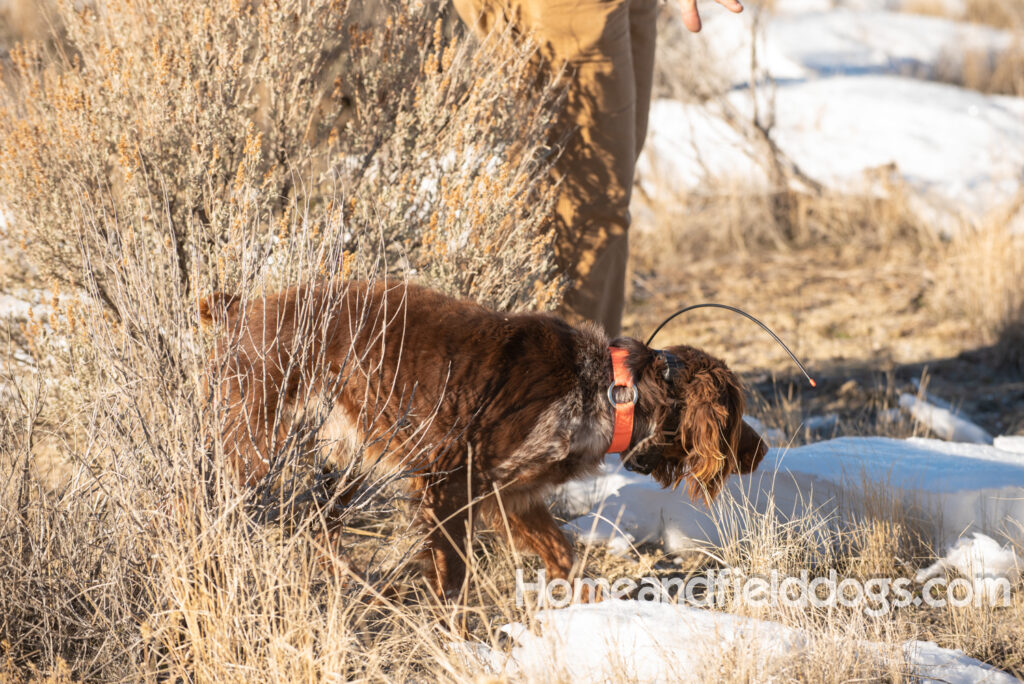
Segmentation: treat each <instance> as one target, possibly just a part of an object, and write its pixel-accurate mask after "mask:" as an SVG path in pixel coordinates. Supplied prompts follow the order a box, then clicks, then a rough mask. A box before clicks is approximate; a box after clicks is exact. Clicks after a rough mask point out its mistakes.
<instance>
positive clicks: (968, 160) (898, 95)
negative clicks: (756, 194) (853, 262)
mask: <svg viewBox="0 0 1024 684" xmlns="http://www.w3.org/2000/svg"><path fill="white" fill-rule="evenodd" d="M728 97H729V100H730V102H731V103H732V105H734V106H735V107H736V108H737V109H738V110H739V111H741V112H744V113H745V114H747V115H749V112H750V108H751V103H750V97H749V94H747V93H746V92H743V91H737V92H733V93H731V94H730V95H729V96H728ZM1022 120H1024V98H1010V97H1000V96H993V95H982V94H980V93H976V92H971V91H966V90H963V89H961V88H955V87H953V86H948V85H943V84H939V83H929V82H923V81H915V80H912V79H907V78H900V77H895V76H884V75H882V76H861V77H856V78H829V79H824V80H820V81H809V82H801V83H794V84H791V85H785V86H781V87H779V89H778V92H777V93H776V125H775V129H774V131H773V137H774V139H775V141H776V142H777V143H778V145H779V147H780V148H781V149H782V151H783V152H784V153H785V154H787V155H788V156H789V157H790V158H791V159H792V160H793V161H794V162H795V163H796V164H798V165H799V166H800V167H801V168H802V169H803V170H804V171H805V172H806V173H807V174H809V175H810V176H811V177H812V178H814V179H815V180H817V181H819V182H821V183H823V184H825V185H826V187H829V188H831V189H833V190H836V191H842V192H854V193H869V194H880V193H884V192H886V187H885V185H884V184H881V185H880V184H879V183H878V182H877V180H876V179H873V177H877V175H878V173H879V169H882V170H884V176H885V177H889V176H892V175H894V176H895V177H896V178H898V179H900V180H902V182H904V183H905V184H906V185H907V187H908V188H909V189H910V190H911V191H912V192H911V201H912V203H913V205H914V206H913V208H914V210H915V211H917V213H919V214H920V215H921V216H922V217H925V218H930V219H931V220H933V221H934V222H935V223H936V228H937V229H940V230H944V231H946V232H953V231H955V230H956V228H957V227H958V225H959V222H960V221H961V220H964V219H967V220H978V219H980V218H982V217H983V216H985V215H986V213H987V212H989V211H991V210H992V209H993V208H996V207H1002V206H1005V205H1006V204H1008V203H1009V201H1010V200H1011V199H1012V198H1013V197H1014V196H1015V193H1016V192H1017V191H1018V189H1019V187H1020V183H1021V180H1022V176H1024V175H1022V169H1024V126H1021V123H1020V122H1021V121H1022ZM756 158H757V155H756V154H755V153H754V152H753V151H752V150H750V149H749V145H748V143H747V142H746V141H745V140H744V139H743V137H742V136H741V135H740V134H739V133H737V132H736V131H735V130H734V129H733V128H732V127H730V126H729V125H728V124H727V123H725V120H724V119H723V118H722V116H721V115H720V114H717V113H716V112H715V111H714V109H713V106H712V105H708V106H705V105H697V104H683V103H681V102H676V101H673V100H658V101H656V102H654V103H653V105H652V108H651V116H650V134H649V136H648V140H647V144H646V145H645V148H644V153H643V155H642V156H641V158H640V161H639V162H638V169H637V175H638V179H639V182H640V183H641V184H642V186H643V187H644V189H645V191H646V192H647V193H648V194H650V195H654V196H657V195H658V194H659V193H670V195H671V193H686V192H688V191H697V190H699V189H700V187H701V185H702V183H704V182H705V180H706V179H707V178H708V177H710V178H717V179H720V180H721V179H727V180H729V181H730V182H734V183H736V184H737V185H741V186H742V185H752V186H754V187H758V186H761V187H765V186H766V183H767V177H766V175H765V173H764V171H763V169H762V168H761V167H760V166H758V165H757V163H756V161H755V159H756Z"/></svg>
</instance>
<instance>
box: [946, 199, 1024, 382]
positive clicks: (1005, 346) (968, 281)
mask: <svg viewBox="0 0 1024 684" xmlns="http://www.w3.org/2000/svg"><path fill="white" fill-rule="evenodd" d="M1022 206H1024V203H1022V201H1018V202H1017V203H1015V204H1014V205H1012V206H1011V207H1009V208H1008V209H1007V210H1005V211H1000V212H994V213H993V215H992V216H991V217H990V218H989V219H988V220H987V221H986V222H984V223H983V224H982V225H981V226H979V227H977V228H976V229H973V230H965V231H963V232H962V233H960V234H959V235H958V236H957V237H956V238H955V239H954V240H953V244H952V245H951V247H950V251H949V264H950V272H949V273H948V275H946V278H945V281H946V282H947V283H948V284H949V298H950V301H951V304H952V308H953V310H954V312H955V313H956V314H957V315H960V316H964V317H966V318H967V319H968V320H970V321H971V322H972V323H973V324H974V325H975V326H976V327H977V328H978V329H979V330H981V331H982V332H983V333H984V335H985V336H986V338H987V339H988V340H989V341H992V342H994V343H995V345H996V352H997V356H998V358H997V362H998V363H999V365H1001V366H1002V367H1004V368H1007V369H1012V370H1016V371H1018V372H1019V371H1022V370H1024V292H1022V291H1021V287H1020V284H1021V283H1022V282H1024V238H1022V236H1021V235H1020V234H1018V233H1015V232H1014V231H1013V230H1012V228H1011V225H1012V224H1011V222H1010V219H1011V218H1012V217H1013V216H1014V215H1015V214H1018V213H1019V212H1020V211H1021V208H1022Z"/></svg>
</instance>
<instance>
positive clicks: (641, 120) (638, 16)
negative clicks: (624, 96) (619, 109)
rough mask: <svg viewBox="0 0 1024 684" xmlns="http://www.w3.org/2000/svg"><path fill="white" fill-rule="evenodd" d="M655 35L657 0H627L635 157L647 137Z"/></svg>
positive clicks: (637, 155) (656, 27) (656, 30)
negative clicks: (631, 56) (634, 103)
mask: <svg viewBox="0 0 1024 684" xmlns="http://www.w3.org/2000/svg"><path fill="white" fill-rule="evenodd" d="M657 37H658V0H630V3H629V38H630V47H631V48H632V49H633V82H634V83H636V135H635V136H634V138H633V139H634V145H635V149H634V152H635V154H636V157H639V156H640V150H641V149H643V146H644V139H646V138H647V117H648V115H649V114H650V111H651V89H652V87H653V85H654V47H655V43H656V42H657Z"/></svg>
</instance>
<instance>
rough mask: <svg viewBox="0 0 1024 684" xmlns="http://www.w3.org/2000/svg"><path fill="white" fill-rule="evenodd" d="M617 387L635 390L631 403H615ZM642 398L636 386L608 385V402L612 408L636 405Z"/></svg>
mask: <svg viewBox="0 0 1024 684" xmlns="http://www.w3.org/2000/svg"><path fill="white" fill-rule="evenodd" d="M616 387H625V388H627V389H631V390H633V396H632V398H630V400H629V401H615V394H614V390H615V388H616ZM639 398H640V393H639V392H638V391H637V389H636V385H616V384H615V383H614V382H613V383H612V384H610V385H608V401H609V402H610V403H611V405H612V406H625V405H627V404H635V403H636V400H637V399H639Z"/></svg>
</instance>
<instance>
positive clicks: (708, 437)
mask: <svg viewBox="0 0 1024 684" xmlns="http://www.w3.org/2000/svg"><path fill="white" fill-rule="evenodd" d="M677 391H678V392H679V395H680V399H681V403H682V406H681V408H680V416H679V433H678V435H677V439H678V440H679V442H680V446H681V447H682V450H683V459H682V460H681V461H670V460H669V459H666V460H665V461H664V462H663V464H662V466H661V467H659V468H658V469H657V470H656V471H655V472H654V473H653V475H654V477H655V479H657V480H658V482H659V483H660V484H662V486H666V487H668V486H671V487H675V486H678V485H679V483H680V482H681V481H682V480H683V479H684V478H685V479H686V480H687V481H688V482H687V491H688V492H689V495H690V498H691V499H694V500H699V499H703V500H706V501H710V500H711V499H713V498H714V497H715V496H716V495H717V494H718V492H719V491H720V490H721V488H722V484H723V483H724V482H725V479H726V478H727V477H728V476H729V475H730V474H731V473H733V472H735V471H736V470H737V469H738V467H739V463H738V462H737V457H738V455H739V454H740V453H741V448H742V447H741V435H742V426H743V403H744V402H743V392H742V391H741V389H740V386H739V383H738V381H737V380H736V377H735V376H734V375H733V374H732V373H731V372H730V371H729V369H728V368H726V367H724V366H717V365H709V366H705V367H704V368H700V369H698V370H696V371H695V372H694V373H693V375H692V376H690V377H689V378H687V379H686V380H685V381H683V383H682V385H681V387H678V388H677ZM755 434H756V433H755ZM754 452H755V453H756V447H755V448H754Z"/></svg>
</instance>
